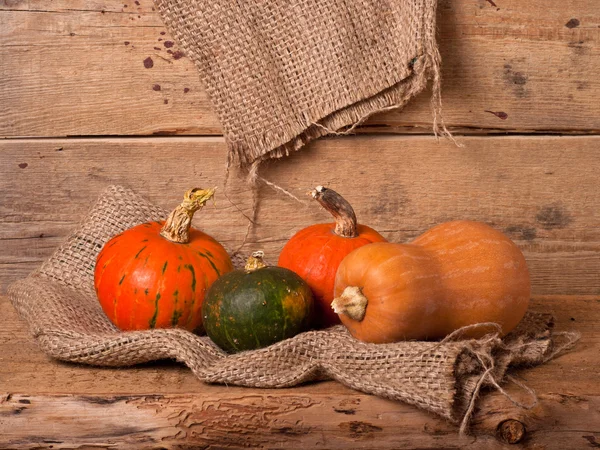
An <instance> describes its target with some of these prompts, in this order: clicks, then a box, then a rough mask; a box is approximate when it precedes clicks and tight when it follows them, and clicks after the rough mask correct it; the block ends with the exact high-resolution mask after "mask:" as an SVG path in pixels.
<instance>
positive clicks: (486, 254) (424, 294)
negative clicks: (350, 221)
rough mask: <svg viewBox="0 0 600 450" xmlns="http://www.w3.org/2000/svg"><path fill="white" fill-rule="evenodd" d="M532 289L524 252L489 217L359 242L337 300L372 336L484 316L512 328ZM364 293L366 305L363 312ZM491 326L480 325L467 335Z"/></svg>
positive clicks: (431, 330)
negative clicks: (396, 239)
mask: <svg viewBox="0 0 600 450" xmlns="http://www.w3.org/2000/svg"><path fill="white" fill-rule="evenodd" d="M351 287H358V288H360V291H359V292H358V293H357V292H355V291H352V290H351V289H350V288H351ZM347 289H348V290H347ZM530 290H531V284H530V279H529V271H528V269H527V264H526V261H525V258H524V256H523V254H522V252H521V251H520V250H519V248H518V247H517V246H516V245H515V244H514V243H513V242H512V241H511V240H510V239H509V238H508V237H506V236H505V235H504V234H502V233H501V232H499V231H496V230H494V229H493V228H491V227H489V226H488V225H486V224H482V223H478V222H470V221H455V222H448V223H444V224H441V225H438V226H436V227H434V228H432V229H431V230H429V231H427V232H425V233H424V234H423V235H421V236H419V237H418V238H416V239H415V240H414V241H413V242H412V243H411V244H392V243H374V244H369V245H367V246H364V247H361V248H359V249H357V250H354V251H353V252H352V253H350V254H349V255H348V256H347V257H346V258H345V259H344V260H343V261H342V262H341V264H340V266H339V269H338V272H337V275H336V281H335V296H336V299H335V300H334V301H333V306H334V307H335V309H336V311H337V312H338V313H339V316H340V319H341V320H342V323H344V325H346V327H347V328H348V329H349V331H350V332H351V334H352V335H353V336H355V337H356V338H357V339H360V340H363V341H366V342H375V343H383V342H395V341H398V340H407V339H438V338H442V337H444V336H446V335H448V334H449V333H451V332H452V331H454V330H457V329H459V328H462V327H464V326H467V325H472V324H477V323H483V322H495V323H498V324H499V325H500V326H501V327H502V332H503V334H506V333H508V332H510V331H511V330H512V329H513V328H514V327H515V326H516V325H517V324H518V323H519V321H520V320H521V319H522V317H523V315H524V314H525V311H526V310H527V307H528V304H529V297H530ZM342 294H344V295H342ZM361 295H362V296H364V298H365V299H366V306H363V309H364V311H360V310H359V311H358V312H357V311H356V309H357V307H356V306H355V305H356V304H357V303H360V302H359V300H361V299H360V296H361ZM359 309H360V308H359ZM361 316H362V318H361ZM490 331H493V330H492V329H491V328H490V327H481V328H476V329H472V330H469V331H467V332H465V333H464V335H463V336H467V337H479V336H482V335H483V334H485V333H487V332H490Z"/></svg>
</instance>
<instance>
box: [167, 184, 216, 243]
mask: <svg viewBox="0 0 600 450" xmlns="http://www.w3.org/2000/svg"><path fill="white" fill-rule="evenodd" d="M216 189H217V188H216V187H215V188H213V189H200V188H194V189H190V190H189V191H187V192H186V193H185V195H184V196H183V202H181V205H179V206H178V207H177V208H175V209H174V210H173V212H172V213H171V214H169V217H167V220H166V221H165V224H164V225H163V227H162V229H161V230H160V235H161V236H162V237H164V238H166V239H168V240H170V241H172V242H177V243H179V244H185V243H187V242H189V241H190V227H191V225H192V218H193V217H194V213H195V212H196V211H198V210H199V209H202V207H203V206H204V205H205V204H206V202H207V201H209V200H210V199H211V198H213V196H214V195H215V190H216Z"/></svg>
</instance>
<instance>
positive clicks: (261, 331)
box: [202, 252, 313, 353]
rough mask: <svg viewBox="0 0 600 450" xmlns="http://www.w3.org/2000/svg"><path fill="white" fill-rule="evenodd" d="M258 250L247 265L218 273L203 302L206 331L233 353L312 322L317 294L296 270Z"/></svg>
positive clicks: (280, 337) (278, 338) (282, 336)
mask: <svg viewBox="0 0 600 450" xmlns="http://www.w3.org/2000/svg"><path fill="white" fill-rule="evenodd" d="M263 256H264V254H263V252H255V253H253V254H252V256H251V257H250V258H249V259H248V262H247V263H246V266H245V268H244V269H243V270H234V271H233V272H229V273H228V274H226V275H223V276H222V277H221V278H219V279H218V280H217V281H216V282H215V283H214V284H213V285H212V286H211V288H210V289H209V291H208V293H207V295H206V299H205V301H204V304H203V306H202V316H203V320H204V326H205V328H206V334H207V335H208V336H209V337H210V338H211V339H212V340H213V341H214V342H215V343H216V344H217V345H218V346H219V347H221V348H222V349H223V350H225V351H227V352H230V353H234V352H239V351H242V350H252V349H257V348H261V347H266V346H268V345H271V344H274V343H275V342H278V341H281V340H283V339H286V338H290V337H293V336H295V335H296V334H298V333H300V332H301V331H304V330H306V329H307V328H308V326H309V323H310V319H311V313H312V309H313V295H312V292H311V290H310V288H309V287H308V285H307V284H306V283H305V282H304V281H303V280H302V278H300V277H299V276H298V275H297V274H295V273H294V272H292V271H291V270H288V269H285V268H283V267H275V266H267V265H266V264H265V263H264V262H263Z"/></svg>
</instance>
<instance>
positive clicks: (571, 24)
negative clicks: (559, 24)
mask: <svg viewBox="0 0 600 450" xmlns="http://www.w3.org/2000/svg"><path fill="white" fill-rule="evenodd" d="M578 26H579V19H575V18H573V19H571V20H569V21H568V22H567V23H565V27H567V28H577V27H578Z"/></svg>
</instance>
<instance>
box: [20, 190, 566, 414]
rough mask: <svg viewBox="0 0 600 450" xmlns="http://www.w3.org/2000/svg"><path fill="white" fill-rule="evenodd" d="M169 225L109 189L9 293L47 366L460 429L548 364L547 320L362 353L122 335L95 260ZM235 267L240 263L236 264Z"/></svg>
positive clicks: (156, 212)
mask: <svg viewBox="0 0 600 450" xmlns="http://www.w3.org/2000/svg"><path fill="white" fill-rule="evenodd" d="M165 217H166V213H165V211H163V210H161V209H159V208H157V207H155V206H153V205H152V204H150V203H149V202H147V201H146V200H144V199H142V198H140V197H138V196H137V195H135V194H134V193H133V192H131V191H129V190H126V189H124V188H121V187H116V186H113V187H110V188H108V190H107V191H106V192H105V193H104V194H103V195H102V196H101V198H100V199H99V201H98V202H97V204H96V205H95V206H94V208H93V209H92V212H91V213H90V215H89V216H88V217H87V218H86V219H85V220H84V221H83V223H82V224H81V226H80V227H79V228H78V229H77V230H76V231H75V232H74V233H73V234H72V235H71V236H70V237H69V238H68V240H67V241H66V243H65V244H63V245H62V246H61V247H60V248H59V249H58V250H57V251H56V252H55V253H54V255H52V257H51V258H50V259H49V260H48V261H46V262H45V263H44V264H43V265H42V267H41V268H40V269H39V270H37V271H35V272H34V273H32V274H31V275H30V276H28V277H27V278H26V279H24V280H20V281H18V282H16V283H14V284H13V285H12V286H10V287H9V296H10V299H11V301H12V303H13V305H14V306H15V308H16V309H17V311H18V312H19V314H20V316H21V317H22V318H23V319H24V320H25V321H26V322H27V324H28V325H29V328H30V330H31V332H32V333H33V336H34V337H35V339H36V341H37V343H38V344H39V346H40V348H41V349H42V350H43V351H44V352H46V353H47V354H48V355H50V356H51V357H53V358H56V359H59V360H63V361H71V362H77V363H84V364H91V365H98V366H117V367H121V366H130V365H133V364H138V363H143V362H147V361H154V360H159V359H174V360H177V361H180V362H182V363H184V364H186V365H187V366H188V367H189V368H190V369H192V371H193V372H194V374H195V375H196V376H197V377H198V378H199V379H200V380H202V381H205V382H208V383H226V384H228V385H240V386H250V387H261V388H280V387H289V386H295V385H297V384H299V383H304V382H309V381H314V380H326V379H333V380H337V381H339V382H340V383H343V384H345V385H346V386H349V387H351V388H354V389H357V390H360V391H363V392H366V393H370V394H375V395H378V396H381V397H386V398H390V399H394V400H401V401H403V402H406V403H410V404H413V405H416V406H418V407H420V408H423V409H425V410H428V411H431V412H433V413H436V414H439V415H440V416H442V417H445V418H446V419H448V420H450V421H453V422H460V421H463V425H465V424H466V423H467V421H468V418H469V416H470V414H471V412H472V410H473V406H474V404H475V399H476V398H477V396H478V394H479V391H480V389H481V387H482V386H491V385H493V386H497V387H498V384H497V383H499V382H500V381H502V379H503V378H504V376H505V372H506V369H507V368H508V367H509V366H514V365H523V364H527V365H533V364H539V363H542V362H544V361H546V360H547V359H549V358H550V357H552V356H553V355H554V354H555V353H556V351H557V350H559V349H556V348H555V339H554V337H555V335H556V334H553V333H552V317H551V316H549V315H547V314H539V313H533V312H530V313H528V314H527V315H526V317H525V319H524V320H523V322H522V323H521V324H520V325H519V327H518V329H516V330H515V331H513V332H512V333H511V334H510V335H508V336H507V337H505V338H504V339H503V340H502V339H500V338H498V337H497V336H495V335H490V336H486V337H485V338H482V339H480V340H466V341H459V342H451V341H450V342H442V343H436V342H400V343H396V344H386V345H375V344H365V343H362V342H359V341H357V340H355V339H353V338H352V337H351V336H350V335H349V334H348V333H347V332H346V330H345V328H344V327H342V326H337V327H333V328H330V329H328V330H323V331H310V332H306V333H303V334H300V335H298V336H296V337H294V338H292V339H288V340H286V341H283V342H280V343H278V344H275V345H273V346H271V347H268V348H265V349H261V350H256V351H249V352H244V353H240V354H236V355H226V354H225V353H223V352H222V351H221V350H220V349H219V348H217V347H216V346H215V345H214V344H213V343H212V342H211V341H210V339H209V338H208V337H206V336H204V337H200V336H196V335H194V334H192V333H190V332H187V331H184V330H181V329H170V330H151V331H139V332H122V331H119V330H118V329H117V328H115V327H114V326H113V325H112V323H111V322H110V321H109V320H108V319H107V317H106V316H105V315H104V313H103V312H102V309H101V307H100V305H99V303H98V301H97V299H96V296H95V293H94V287H93V278H94V264H95V259H96V255H97V254H98V252H99V251H100V249H101V248H102V246H103V244H104V243H105V242H106V241H107V240H108V239H109V238H110V237H112V236H113V235H115V234H117V233H119V232H121V231H122V230H123V229H125V228H128V227H131V226H133V225H136V224H138V223H142V222H145V221H150V220H159V219H164V218H165ZM236 262H237V263H238V265H240V263H242V261H241V260H240V258H237V259H236Z"/></svg>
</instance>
